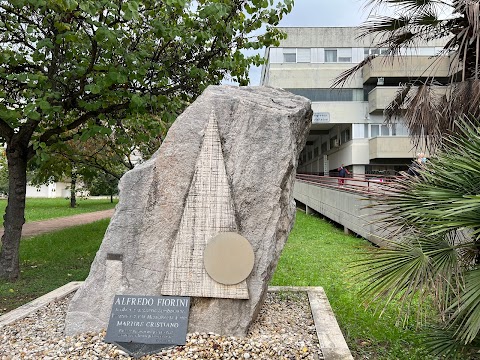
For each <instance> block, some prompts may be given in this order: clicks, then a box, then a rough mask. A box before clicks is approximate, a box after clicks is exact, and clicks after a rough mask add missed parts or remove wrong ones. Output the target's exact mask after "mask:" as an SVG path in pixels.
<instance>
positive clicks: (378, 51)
mask: <svg viewBox="0 0 480 360" xmlns="http://www.w3.org/2000/svg"><path fill="white" fill-rule="evenodd" d="M363 54H364V56H365V57H367V56H368V55H386V54H388V50H387V49H386V48H380V49H376V48H372V49H370V48H365V49H363Z"/></svg>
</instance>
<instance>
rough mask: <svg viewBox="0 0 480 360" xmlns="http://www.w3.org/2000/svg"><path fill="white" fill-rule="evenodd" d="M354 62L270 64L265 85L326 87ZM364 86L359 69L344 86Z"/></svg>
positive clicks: (358, 87) (359, 87)
mask: <svg viewBox="0 0 480 360" xmlns="http://www.w3.org/2000/svg"><path fill="white" fill-rule="evenodd" d="M352 66H353V65H352V63H332V64H321V67H320V66H319V64H317V63H313V64H303V63H283V64H272V63H271V64H270V65H269V77H268V82H266V83H265V84H264V85H269V86H275V87H280V88H303V89H307V88H312V89H315V88H324V89H328V88H330V87H331V86H332V83H333V80H334V79H335V77H337V76H338V75H339V74H340V73H342V72H343V71H345V70H348V69H350V68H351V67H352ZM362 87H363V79H362V74H361V72H360V71H359V72H358V73H357V74H355V77H354V78H353V80H352V81H350V82H348V83H346V84H345V86H344V87H343V88H346V89H349V88H354V89H361V88H362Z"/></svg>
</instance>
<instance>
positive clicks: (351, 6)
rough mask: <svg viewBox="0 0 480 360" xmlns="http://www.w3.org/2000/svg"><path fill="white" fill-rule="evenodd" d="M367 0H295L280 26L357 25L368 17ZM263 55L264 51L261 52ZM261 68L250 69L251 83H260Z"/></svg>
mask: <svg viewBox="0 0 480 360" xmlns="http://www.w3.org/2000/svg"><path fill="white" fill-rule="evenodd" d="M366 3H367V0H295V6H294V7H293V10H292V12H291V13H290V14H288V15H287V16H286V17H285V18H283V19H282V21H281V22H280V26H356V25H360V24H361V23H362V22H364V21H365V20H366V19H367V17H368V10H367V9H365V4H366ZM261 54H262V55H263V52H262V53H261ZM260 72H261V69H260V68H252V69H251V70H250V83H251V85H259V83H260Z"/></svg>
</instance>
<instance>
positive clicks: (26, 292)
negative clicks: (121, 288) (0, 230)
mask: <svg viewBox="0 0 480 360" xmlns="http://www.w3.org/2000/svg"><path fill="white" fill-rule="evenodd" d="M109 221H110V220H109V219H105V220H100V221H97V222H94V223H91V224H87V225H81V226H77V227H73V228H68V229H64V230H60V231H56V232H53V233H49V234H45V235H40V236H36V237H32V238H29V239H25V240H22V241H21V243H20V269H21V270H20V271H21V273H20V279H19V280H18V281H16V282H14V283H11V282H5V281H2V280H0V314H1V313H4V312H7V311H10V310H12V309H15V308H17V307H18V306H20V305H23V304H25V303H27V302H29V301H31V300H33V299H35V298H37V297H39V296H42V295H44V294H46V293H48V292H50V291H52V290H55V289H56V288H58V287H60V286H62V285H65V284H66V283H68V282H70V281H81V280H85V278H86V277H87V275H88V272H89V271H90V265H91V263H92V261H93V258H94V257H95V254H96V252H97V250H98V248H99V246H100V243H101V241H102V239H103V235H104V234H105V230H106V229H107V226H108V223H109Z"/></svg>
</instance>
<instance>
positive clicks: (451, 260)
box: [362, 120, 480, 358]
mask: <svg viewBox="0 0 480 360" xmlns="http://www.w3.org/2000/svg"><path fill="white" fill-rule="evenodd" d="M473 123H475V124H476V125H473V124H472V123H471V122H465V121H464V122H460V123H459V124H458V128H459V133H458V134H455V135H454V136H450V137H449V138H447V139H445V142H444V144H443V146H442V150H441V151H440V152H439V153H438V156H436V157H434V158H432V159H430V160H429V161H428V162H427V163H426V165H425V166H424V167H423V168H422V169H421V170H420V175H419V176H407V177H405V178H402V179H400V180H398V182H395V183H393V184H392V185H390V186H388V187H387V189H386V190H387V191H385V194H384V195H383V196H381V197H380V198H379V199H377V200H376V204H375V205H374V208H376V209H378V213H379V214H380V215H379V216H380V217H381V219H380V220H379V222H380V223H382V224H383V226H385V228H386V229H387V230H388V229H390V230H391V238H392V239H394V240H390V241H389V242H388V246H386V247H383V248H376V249H374V250H373V251H372V255H373V256H372V257H368V258H367V259H366V260H364V261H363V265H364V266H363V267H362V271H363V274H362V276H363V277H364V278H366V280H367V283H368V285H367V286H366V289H364V290H365V293H364V295H365V296H366V297H367V298H369V299H370V300H371V299H376V298H379V297H384V298H386V299H387V303H388V302H389V301H392V300H393V299H397V298H398V297H400V299H401V301H402V302H403V303H404V304H408V305H407V307H406V309H408V308H409V307H410V306H414V305H415V304H416V303H417V302H418V304H419V305H420V306H421V305H423V304H424V303H428V304H430V303H431V302H430V301H431V300H432V299H433V300H434V303H435V304H436V305H437V306H438V309H439V310H440V314H441V318H442V319H445V320H444V323H443V326H442V327H441V328H440V330H441V331H434V332H433V333H430V337H429V340H428V345H429V347H430V349H431V350H432V351H434V352H435V353H438V354H440V353H443V354H450V355H451V354H454V353H455V352H457V351H459V350H461V349H462V347H464V349H463V350H464V351H472V348H473V352H477V351H478V350H479V347H478V345H479V344H478V338H479V330H480V320H479V319H480V295H479V294H480V248H479V243H480V196H479V195H478V194H479V193H480V126H479V125H478V120H477V121H474V122H473ZM472 155H473V156H472ZM475 342H476V344H475ZM466 345H468V346H466ZM473 345H475V346H473ZM464 356H465V354H464ZM464 358H465V357H464Z"/></svg>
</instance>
